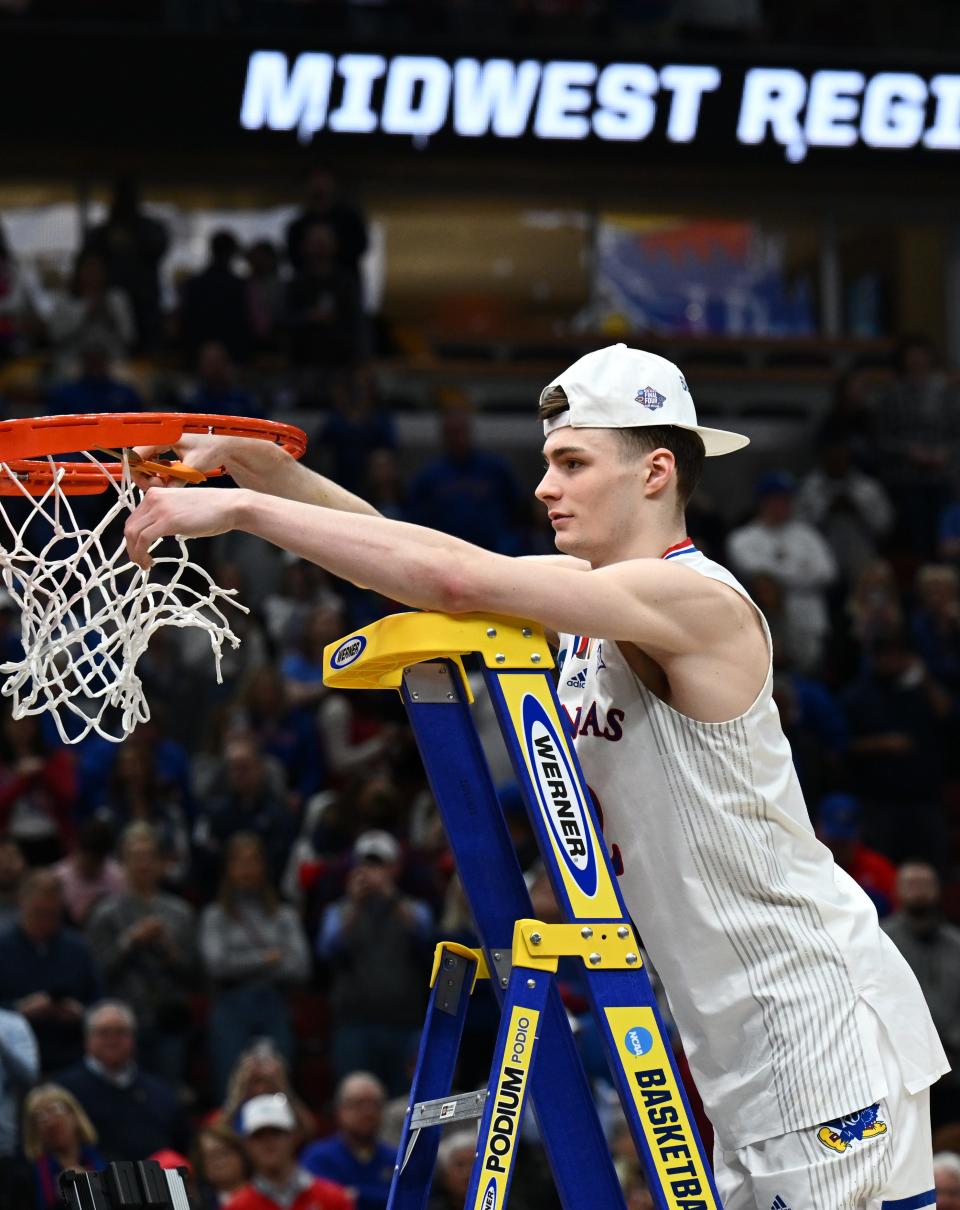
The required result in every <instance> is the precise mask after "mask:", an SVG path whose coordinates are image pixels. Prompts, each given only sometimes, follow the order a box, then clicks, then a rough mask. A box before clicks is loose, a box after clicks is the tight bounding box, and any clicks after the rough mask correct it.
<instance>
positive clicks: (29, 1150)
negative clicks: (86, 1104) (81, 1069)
mask: <svg viewBox="0 0 960 1210" xmlns="http://www.w3.org/2000/svg"><path fill="white" fill-rule="evenodd" d="M57 1103H59V1104H62V1105H66V1106H67V1108H68V1109H69V1110H70V1112H71V1113H72V1114H73V1116H74V1119H75V1120H76V1123H77V1133H78V1134H79V1135H80V1142H81V1143H82V1144H83V1145H85V1146H87V1147H93V1146H95V1145H96V1142H97V1132H96V1130H94V1128H93V1123H92V1122H91V1121H90V1119H89V1118H88V1117H87V1114H86V1111H85V1110H84V1108H83V1106H82V1105H81V1104H80V1102H79V1101H78V1100H77V1098H76V1097H75V1096H74V1095H73V1093H72V1092H68V1091H67V1090H66V1088H63V1087H61V1086H60V1085H59V1084H38V1085H37V1087H36V1088H34V1089H32V1090H31V1091H30V1092H28V1093H27V1097H26V1100H25V1101H24V1102H23V1151H24V1155H26V1157H27V1159H28V1160H38V1159H39V1158H40V1157H41V1155H43V1144H42V1143H41V1142H40V1131H39V1130H38V1128H37V1126H36V1125H35V1123H34V1120H33V1117H34V1114H35V1113H36V1112H37V1110H39V1109H43V1108H44V1107H45V1106H46V1105H55V1104H57Z"/></svg>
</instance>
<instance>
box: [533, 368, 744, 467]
mask: <svg viewBox="0 0 960 1210" xmlns="http://www.w3.org/2000/svg"><path fill="white" fill-rule="evenodd" d="M554 387H563V390H564V393H565V394H566V396H567V401H568V403H569V405H570V406H569V410H568V411H565V412H561V413H560V414H559V415H558V416H551V417H550V418H549V419H548V420H545V421H544V422H543V435H544V436H545V437H546V436H547V434H548V433H552V432H553V430H554V429H560V428H564V427H565V426H566V425H570V426H571V427H572V428H575V429H626V428H638V427H639V426H640V425H645V424H672V425H675V426H676V427H677V428H678V429H689V430H690V432H691V433H699V434H700V438H701V440H702V441H703V445H704V448H705V449H706V451H707V457H708V458H713V457H716V456H717V455H718V454H732V453H733V451H734V450H740V449H743V447H744V446H745V445H749V444H750V438H749V437H744V436H743V434H742V433H729V432H727V431H726V430H725V429H709V428H705V427H704V426H703V425H702V424H697V413H696V410H695V408H694V406H693V396H692V395H691V394H690V388H689V387H688V386H687V380H686V379H685V378H684V376H683V375H682V374H681V373H680V370H679V367H677V366H675V365H674V364H673V362H672V361H667V359H666V358H665V357H658V356H657V355H656V353H645V352H644V351H643V350H642V349H629V348H627V346H626V345H625V344H616V345H608V347H607V348H605V349H596V350H595V351H594V352H593V353H587V354H586V355H585V356H584V357H581V358H580V360H579V361H575V362H574V363H573V365H572V366H570V368H569V369H566V370H564V371H563V373H562V374H560V375H559V376H558V377H557V378H555V379H554V380H553V382H551V383H550V384H549V385H548V386H545V387H544V388H543V390H542V391H541V392H540V402H541V403H543V401H544V399H545V398H546V396H547V394H548V393H549V392H550V391H552V390H553V389H554Z"/></svg>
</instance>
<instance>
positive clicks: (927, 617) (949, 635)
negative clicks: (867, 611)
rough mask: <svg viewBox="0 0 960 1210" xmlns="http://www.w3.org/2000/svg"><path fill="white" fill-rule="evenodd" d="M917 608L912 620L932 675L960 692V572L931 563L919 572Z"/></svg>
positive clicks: (915, 640)
mask: <svg viewBox="0 0 960 1210" xmlns="http://www.w3.org/2000/svg"><path fill="white" fill-rule="evenodd" d="M915 588H916V593H917V598H918V603H917V608H916V610H915V611H914V614H913V618H912V619H911V630H912V633H913V641H914V643H915V644H916V648H917V654H918V655H919V656H920V658H921V659H922V660H923V662H924V664H926V666H927V667H928V668H929V669H930V672H931V675H932V676H934V677H935V678H936V680H937V681H939V682H940V684H942V685H943V686H945V687H946V688H947V689H949V690H950V691H951V692H952V693H954V694H955V695H956V693H957V692H958V691H960V571H958V570H957V569H956V568H955V567H950V566H946V565H944V564H941V563H927V564H926V565H925V566H923V567H921V568H920V570H919V572H918V573H917V578H916V581H915Z"/></svg>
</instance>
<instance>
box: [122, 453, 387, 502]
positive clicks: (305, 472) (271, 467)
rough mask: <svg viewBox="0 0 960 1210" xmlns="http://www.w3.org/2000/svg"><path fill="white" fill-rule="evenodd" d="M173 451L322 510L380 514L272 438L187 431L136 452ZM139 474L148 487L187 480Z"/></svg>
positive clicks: (201, 467)
mask: <svg viewBox="0 0 960 1210" xmlns="http://www.w3.org/2000/svg"><path fill="white" fill-rule="evenodd" d="M169 450H173V452H174V453H175V454H176V456H177V457H178V458H179V459H180V461H181V462H185V463H186V464H187V466H192V467H195V468H196V469H197V470H199V471H210V470H215V469H216V468H217V467H220V466H222V467H223V468H224V469H225V470H226V472H227V474H228V475H229V476H230V478H231V479H233V481H234V482H235V483H237V484H239V486H240V487H246V488H249V489H250V490H251V491H255V492H261V493H263V494H264V495H268V496H280V497H281V498H282V499H284V500H299V501H301V502H302V503H304V504H319V505H320V506H321V508H332V509H336V510H337V511H338V512H345V513H366V514H369V515H370V516H371V517H379V516H380V514H379V512H378V511H377V510H376V509H375V508H374V507H373V505H372V504H369V503H368V502H367V501H366V500H364V499H362V498H361V497H360V496H355V495H354V494H353V492H348V491H347V490H346V488H344V487H341V486H340V485H339V484H338V483H334V482H333V480H332V479H327V478H325V477H324V476H323V475H318V474H317V472H316V471H312V470H310V468H309V467H306V466H304V465H303V464H302V463H300V462H298V461H297V460H296V458H294V457H293V456H292V455H291V454H288V453H287V451H286V450H285V449H283V447H282V446H279V445H274V444H273V442H272V441H258V440H256V439H254V438H250V437H224V436H217V435H210V436H208V435H207V434H205V433H187V434H185V435H184V436H183V437H181V439H180V440H179V441H178V442H177V443H176V445H174V446H167V445H152V446H138V447H137V451H136V452H137V453H138V454H139V455H140V456H141V457H142V458H157V457H159V456H160V455H161V454H163V453H166V452H167V451H169ZM134 477H135V479H136V480H137V483H138V484H139V485H140V486H141V487H142V488H144V489H146V488H148V487H180V486H182V480H179V479H163V480H161V479H160V478H159V477H158V476H155V475H147V474H144V473H143V472H142V471H134Z"/></svg>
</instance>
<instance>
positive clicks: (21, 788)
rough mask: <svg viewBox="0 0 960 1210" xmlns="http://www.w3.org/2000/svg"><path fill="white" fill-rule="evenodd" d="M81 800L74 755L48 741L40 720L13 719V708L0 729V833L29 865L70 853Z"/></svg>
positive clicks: (4, 718)
mask: <svg viewBox="0 0 960 1210" xmlns="http://www.w3.org/2000/svg"><path fill="white" fill-rule="evenodd" d="M76 801H77V783H76V767H75V764H74V757H73V754H72V753H71V752H70V751H68V750H67V749H66V748H64V747H62V746H61V745H55V746H54V745H51V744H48V743H47V742H46V740H45V739H44V736H43V732H42V729H41V726H40V720H39V719H38V718H37V716H36V715H29V714H28V715H25V716H24V717H23V718H19V719H15V718H14V717H13V714H12V713H11V710H10V707H9V705H7V706H6V707H5V708H4V711H3V722H2V725H0V828H2V829H3V830H4V831H5V832H6V833H7V834H8V835H10V836H12V837H13V839H14V840H15V841H16V843H17V844H18V845H19V847H20V851H21V853H22V854H23V856H24V857H25V858H26V860H27V862H28V864H30V865H46V864H48V863H49V862H52V861H56V860H57V859H58V858H59V857H60V856H61V855H62V854H63V853H66V852H68V851H69V850H70V848H71V847H72V845H73V841H74V823H73V814H72V813H73V809H74V807H75V806H76Z"/></svg>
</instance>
